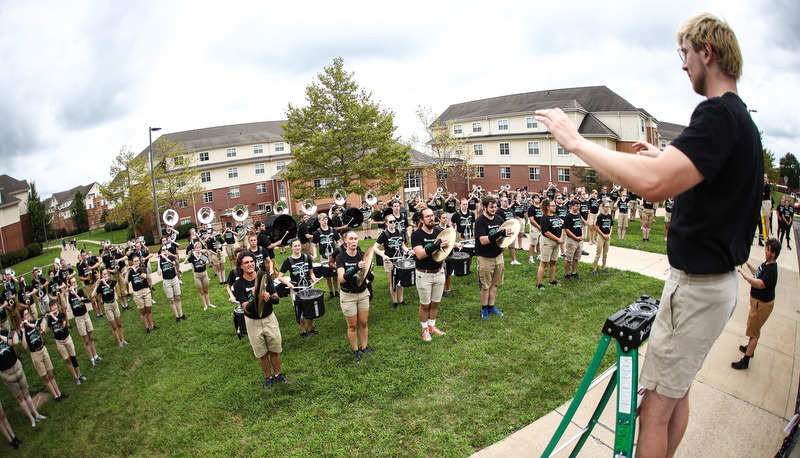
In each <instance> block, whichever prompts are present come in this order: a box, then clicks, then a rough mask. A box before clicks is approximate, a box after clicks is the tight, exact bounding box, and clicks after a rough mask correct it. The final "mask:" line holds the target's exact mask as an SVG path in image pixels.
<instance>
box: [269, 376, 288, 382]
mask: <svg viewBox="0 0 800 458" xmlns="http://www.w3.org/2000/svg"><path fill="white" fill-rule="evenodd" d="M272 381H273V382H280V383H289V381H288V380H286V377H284V376H283V374H277V375H275V376H273V377H272Z"/></svg>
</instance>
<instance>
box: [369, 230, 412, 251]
mask: <svg viewBox="0 0 800 458" xmlns="http://www.w3.org/2000/svg"><path fill="white" fill-rule="evenodd" d="M376 242H377V244H378V245H380V246H382V247H383V251H384V253H386V256H388V257H390V258H396V257H399V256H400V255H402V254H403V248H402V245H404V244H405V243H406V233H405V232H404V231H399V230H397V229H396V228H395V230H394V232H389V230H388V229H387V230H385V231H383V232H381V235H379V236H378V240H376Z"/></svg>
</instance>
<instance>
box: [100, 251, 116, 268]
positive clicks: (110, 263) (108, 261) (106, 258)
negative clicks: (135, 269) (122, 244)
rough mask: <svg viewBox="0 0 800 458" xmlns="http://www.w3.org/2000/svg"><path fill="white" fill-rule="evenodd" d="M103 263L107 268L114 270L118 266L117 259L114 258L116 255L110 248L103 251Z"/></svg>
mask: <svg viewBox="0 0 800 458" xmlns="http://www.w3.org/2000/svg"><path fill="white" fill-rule="evenodd" d="M103 264H104V265H105V266H106V269H108V270H114V269H115V268H116V267H117V260H116V259H115V258H114V255H113V254H111V252H110V251H108V250H106V251H104V252H103Z"/></svg>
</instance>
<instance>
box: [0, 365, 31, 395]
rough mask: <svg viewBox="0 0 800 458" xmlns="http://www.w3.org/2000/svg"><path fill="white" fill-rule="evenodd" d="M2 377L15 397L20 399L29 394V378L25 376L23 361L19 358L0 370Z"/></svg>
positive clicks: (0, 376)
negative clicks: (11, 364) (8, 366)
mask: <svg viewBox="0 0 800 458" xmlns="http://www.w3.org/2000/svg"><path fill="white" fill-rule="evenodd" d="M0 378H1V379H3V383H5V385H6V387H7V388H8V391H11V394H13V395H14V397H15V398H17V399H19V398H21V397H22V396H24V395H28V379H26V378H25V372H23V370H22V363H20V362H19V360H17V362H16V363H14V365H13V366H11V367H10V368H8V369H6V370H4V371H2V372H0Z"/></svg>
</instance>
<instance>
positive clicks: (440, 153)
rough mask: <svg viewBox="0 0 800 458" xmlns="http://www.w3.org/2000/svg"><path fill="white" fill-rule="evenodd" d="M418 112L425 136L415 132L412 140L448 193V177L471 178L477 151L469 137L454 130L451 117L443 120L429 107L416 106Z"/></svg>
mask: <svg viewBox="0 0 800 458" xmlns="http://www.w3.org/2000/svg"><path fill="white" fill-rule="evenodd" d="M416 114H417V117H418V118H419V120H420V122H421V123H422V126H423V128H424V129H425V138H422V139H420V138H418V137H417V136H414V137H412V138H411V143H412V144H414V145H415V147H416V148H417V150H419V151H420V152H422V153H423V154H425V156H426V159H427V161H426V165H425V168H426V169H428V170H434V171H435V172H436V182H437V187H441V188H443V189H444V191H445V193H447V192H449V191H448V189H447V179H445V177H447V178H449V179H453V178H456V179H459V178H468V177H469V175H470V173H469V171H470V168H471V165H472V160H473V159H474V158H475V153H474V152H473V151H472V149H471V148H469V147H468V145H467V139H468V138H467V137H466V136H459V135H457V134H456V133H455V132H454V130H453V124H454V122H453V121H452V120H450V121H446V122H442V121H441V120H440V119H439V118H438V117H437V116H436V115H434V114H433V110H431V108H429V107H423V106H419V107H417V111H416Z"/></svg>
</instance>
